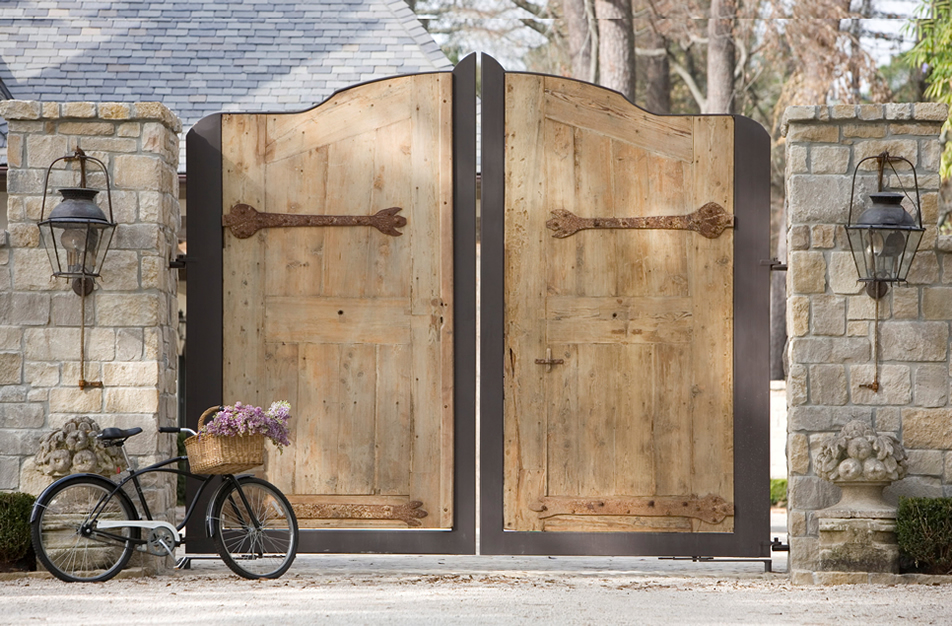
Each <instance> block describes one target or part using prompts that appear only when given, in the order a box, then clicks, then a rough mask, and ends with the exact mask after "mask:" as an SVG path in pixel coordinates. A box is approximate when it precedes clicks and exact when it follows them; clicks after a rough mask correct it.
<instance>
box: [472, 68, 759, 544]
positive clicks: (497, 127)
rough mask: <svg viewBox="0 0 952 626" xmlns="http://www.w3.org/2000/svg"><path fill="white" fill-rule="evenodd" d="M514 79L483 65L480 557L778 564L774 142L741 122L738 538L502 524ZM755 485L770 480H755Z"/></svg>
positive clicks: (737, 145)
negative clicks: (508, 155) (772, 321)
mask: <svg viewBox="0 0 952 626" xmlns="http://www.w3.org/2000/svg"><path fill="white" fill-rule="evenodd" d="M505 86H506V71H505V70H504V69H503V67H502V66H501V65H500V64H499V63H498V62H497V61H496V60H495V59H493V58H492V57H490V56H488V55H485V54H484V55H482V144H481V147H482V189H481V191H482V196H481V197H482V202H481V211H482V215H481V227H482V239H481V246H482V252H481V281H482V284H481V290H480V296H481V304H480V308H481V310H482V312H483V313H482V317H481V322H480V331H481V337H480V347H481V355H480V358H481V363H480V368H481V369H480V377H481V378H480V394H481V398H480V441H481V448H480V467H481V470H480V471H481V476H480V485H479V489H480V553H481V554H539V555H606V556H608V555H617V556H624V555H639V556H686V557H694V556H704V557H707V556H711V557H714V556H735V557H766V556H769V555H770V543H769V536H770V534H769V532H770V508H769V507H770V504H769V503H770V498H769V481H768V479H767V478H768V476H769V463H770V456H769V442H770V430H769V395H768V393H769V392H768V390H769V386H770V385H769V382H770V381H769V378H768V376H769V374H768V372H769V367H768V353H769V349H768V347H769V312H770V301H769V283H770V273H769V266H768V265H767V264H765V263H763V261H765V260H766V259H768V258H769V236H768V235H769V215H770V212H769V208H770V138H769V136H768V135H767V132H766V131H765V130H764V128H763V127H762V126H761V125H760V124H758V123H756V122H754V121H753V120H751V119H749V118H746V117H743V116H739V115H734V116H732V117H733V118H734V129H735V130H734V211H735V216H736V217H735V229H734V316H735V324H734V510H735V518H734V525H735V526H734V532H731V533H654V532H644V533H642V532H628V533H626V532H539V531H506V530H503V529H504V525H503V523H504V520H503V489H504V485H503V476H504V465H503V463H504V445H505V438H504V435H503V433H504V430H503V407H504V400H503V391H504V385H503V364H504V362H505V344H504V329H505V305H506V301H505V245H504V244H505V212H504V209H505V181H506V178H505V177H506V172H505V150H506V145H505V141H506V121H505V113H506V107H505V97H506V89H505ZM749 477H763V480H756V478H755V480H750V479H749Z"/></svg>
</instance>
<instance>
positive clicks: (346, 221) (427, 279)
mask: <svg viewBox="0 0 952 626" xmlns="http://www.w3.org/2000/svg"><path fill="white" fill-rule="evenodd" d="M464 66H465V67H464ZM474 68H475V63H474V62H473V61H472V60H470V61H468V62H466V63H464V64H461V69H460V71H464V70H467V71H468V73H469V75H470V78H472V76H473V75H474ZM459 73H460V72H457V73H456V74H457V75H458V74H459ZM455 79H456V77H454V73H432V74H419V75H411V76H403V77H397V78H393V79H387V80H382V81H376V82H372V83H367V84H363V85H358V86H355V87H352V88H349V89H347V90H344V91H341V92H338V93H336V94H334V96H333V97H331V98H330V99H329V100H328V101H326V102H324V103H323V104H321V105H319V106H317V107H315V108H313V109H310V110H308V111H304V112H301V113H293V114H292V113H289V114H243V113H242V114H222V115H221V116H220V134H221V135H220V150H221V157H220V158H221V202H220V205H219V207H218V218H217V219H218V229H219V231H222V235H221V237H222V240H221V245H222V249H221V281H222V282H221V305H220V306H221V311H222V317H221V332H222V336H223V338H224V340H223V343H222V346H221V353H220V355H221V356H220V358H221V398H222V400H223V401H224V402H225V403H228V404H231V403H234V402H235V401H241V402H243V403H251V404H257V405H261V406H267V405H268V404H269V403H270V402H272V401H273V400H279V399H286V400H289V401H290V403H291V406H292V413H293V418H292V421H291V425H292V434H291V439H292V445H291V446H290V447H289V448H287V449H286V450H285V451H284V452H283V454H278V453H277V452H276V451H275V450H274V449H273V448H272V447H271V445H270V444H269V445H268V450H267V451H268V459H267V464H266V470H263V471H262V472H260V473H261V474H262V475H263V477H264V478H266V479H267V480H269V481H271V482H273V483H274V484H275V485H277V486H278V487H279V488H280V489H281V490H282V491H283V492H284V493H285V494H286V495H287V496H288V499H289V500H290V502H291V503H292V505H293V507H294V510H295V513H296V515H297V517H298V522H299V525H300V527H301V529H302V530H304V531H305V537H304V540H303V541H302V545H303V547H304V549H305V550H308V549H311V550H312V551H314V550H319V551H347V550H366V551H376V550H381V551H387V550H394V551H401V550H404V549H406V548H401V546H402V545H403V544H407V542H406V541H404V540H400V539H395V540H394V539H390V540H387V539H382V540H381V539H380V536H381V535H380V534H378V535H373V534H372V533H371V534H367V531H368V530H372V529H376V530H381V531H400V530H404V531H405V530H407V529H415V530H419V529H431V530H434V531H447V530H456V531H459V530H460V529H461V528H469V527H471V526H472V524H471V523H469V522H467V521H466V520H465V519H463V520H462V521H461V520H460V511H457V508H456V507H457V503H458V502H459V498H458V496H459V493H458V489H457V484H456V483H457V480H458V477H457V462H458V460H459V459H458V458H457V454H458V453H459V450H460V448H459V447H458V446H457V438H458V437H459V436H460V433H459V432H457V429H458V428H459V427H460V425H461V424H462V427H463V430H462V436H463V438H464V441H465V442H466V444H465V445H468V446H472V434H471V432H470V433H467V430H468V429H472V427H473V424H472V422H471V421H468V420H463V421H462V422H461V421H460V420H459V419H458V418H459V415H469V414H470V412H469V411H468V410H467V407H466V406H465V405H464V407H463V408H462V411H460V412H458V411H457V406H456V402H457V399H456V397H457V394H458V391H459V389H458V388H460V387H461V388H462V389H464V390H465V389H469V388H473V387H474V383H468V382H467V381H466V373H467V372H469V373H472V371H473V366H464V367H463V368H462V371H457V369H458V368H457V367H456V363H455V361H456V348H457V345H458V342H457V341H456V339H457V337H459V335H460V334H462V340H463V348H464V350H463V355H462V357H463V359H468V360H469V361H473V359H474V358H475V354H474V350H473V349H470V348H468V347H467V346H469V345H470V344H472V346H473V347H474V346H475V344H474V340H473V341H467V337H471V336H473V335H474V334H475V333H474V319H473V318H474V314H473V311H472V303H471V298H470V297H469V293H471V292H472V291H473V290H474V285H473V279H472V277H471V278H468V279H467V278H464V279H463V280H462V283H463V284H462V285H456V284H455V282H456V276H457V272H458V271H459V270H462V272H463V276H464V277H465V275H466V272H467V270H469V271H470V272H472V269H473V267H474V265H473V263H474V262H472V261H471V260H470V259H471V258H472V257H473V256H474V241H472V242H467V240H466V238H465V236H464V237H463V238H462V239H461V238H460V232H461V227H462V228H468V229H469V230H472V229H473V225H472V224H471V223H469V221H468V220H467V218H466V217H465V211H466V210H467V209H468V210H469V211H470V212H471V213H472V212H473V208H472V204H471V203H469V204H467V202H466V199H465V198H463V201H460V196H459V190H458V189H457V188H456V183H457V178H460V177H459V176H458V167H459V166H460V165H461V164H458V163H457V162H456V157H455V156H454V141H457V140H454V122H455V123H456V124H457V126H458V125H459V124H460V123H461V122H466V120H461V119H460V117H461V116H460V115H459V111H460V110H463V111H465V110H466V108H467V107H466V106H465V103H464V106H463V107H462V109H457V108H455V107H456V101H455V98H454V95H455V94H454V80H455ZM462 82H463V83H465V77H464V80H463V81H462ZM467 91H469V92H471V91H472V90H467V89H464V93H466V92H467ZM470 97H472V96H470ZM473 100H474V99H473ZM471 107H473V108H474V104H473V105H471ZM462 117H469V118H470V119H469V123H470V125H471V126H472V128H471V130H474V128H475V126H474V123H475V122H474V119H475V116H474V115H472V114H470V115H468V116H467V115H464V116H462ZM463 127H464V128H465V124H464V126H463ZM464 143H468V144H469V145H470V146H473V140H470V141H468V142H465V141H464ZM473 152H475V151H474V150H473ZM189 158H190V159H191V158H192V157H191V156H190V157H189ZM462 165H463V166H464V167H466V166H468V167H470V168H471V169H472V170H473V172H474V171H475V169H474V168H473V158H472V157H467V156H465V155H464V156H463V157H462ZM471 178H474V175H471ZM190 184H191V181H190ZM460 186H461V188H465V187H469V188H470V189H469V190H468V193H470V194H472V189H471V188H472V187H473V185H472V184H469V185H468V184H467V181H466V180H465V176H464V177H463V179H462V180H461V182H460ZM464 193H466V190H465V189H464ZM472 195H473V197H474V194H472ZM190 209H192V211H190V213H191V212H194V207H190ZM460 210H462V211H463V212H464V217H463V218H462V221H463V223H462V224H457V223H456V222H457V218H456V215H455V214H456V213H457V212H459V211H460ZM473 220H474V218H473ZM222 227H224V228H222ZM189 243H190V247H192V246H194V245H195V242H193V241H192V240H191V238H190V242H189ZM467 248H469V249H468V250H466V249H467ZM454 255H456V256H454ZM457 264H459V265H460V267H457V266H456V265H457ZM458 289H462V290H463V291H464V292H465V293H464V294H463V296H462V303H457V302H456V297H455V292H456V291H457V290H458ZM190 298H191V296H190ZM467 303H468V304H467ZM460 304H462V305H463V306H462V307H461V306H460ZM460 311H462V317H463V319H462V326H460V325H459V324H458V322H457V319H456V318H457V316H458V315H460ZM457 377H459V378H460V381H461V382H460V384H457ZM193 390H194V386H190V396H191V394H192V393H194V391H193ZM200 393H204V390H202V391H201V392H200ZM464 400H465V393H464ZM217 401H218V400H214V401H213V403H215V402H217ZM471 402H472V400H469V403H471ZM467 460H468V461H469V463H470V464H471V463H473V459H472V455H471V454H470V453H468V452H467V451H466V450H465V449H464V453H463V461H464V462H466V461H467ZM472 473H473V470H472V469H469V470H468V474H469V475H470V476H472ZM466 489H467V486H466V485H465V484H464V485H463V491H462V493H463V494H464V497H463V511H462V514H463V515H464V516H465V515H466V513H467V511H469V512H470V513H469V514H470V515H471V508H472V507H471V506H470V504H469V503H468V501H467V499H466V497H465V493H466ZM470 492H471V489H470ZM308 529H314V530H315V531H317V530H319V529H338V530H341V529H345V530H346V529H360V530H361V532H362V533H363V534H362V535H361V536H360V537H359V538H357V539H355V535H353V534H351V535H341V534H340V533H338V534H337V535H335V536H334V537H333V538H331V539H327V538H325V539H320V538H317V535H320V533H317V534H315V533H313V532H312V533H310V538H309V535H308V534H307V531H308ZM332 534H333V533H332ZM386 534H387V533H384V535H386ZM390 534H391V535H392V532H391V533H390ZM417 534H419V533H417ZM439 534H440V535H448V534H451V533H445V532H442V533H439ZM471 535H472V533H470V537H469V539H466V538H463V539H462V540H458V541H456V542H455V543H453V545H454V547H453V548H452V549H451V551H454V552H457V551H458V552H467V551H472V548H471V547H467V546H466V543H467V541H469V542H470V543H471V539H472V537H471ZM347 537H350V539H349V540H348V539H347ZM374 537H377V539H374ZM342 538H343V539H342ZM446 539H447V537H440V538H439V540H437V541H436V543H431V544H430V545H428V546H419V545H418V544H419V538H418V539H416V540H413V541H411V542H410V543H409V544H407V545H410V544H412V545H414V546H416V547H415V548H413V549H414V550H415V551H446V550H447V548H446V546H442V547H441V544H440V542H441V541H442V542H443V543H446ZM348 541H349V542H350V543H348ZM401 542H402V543H401ZM451 543H452V542H451ZM351 544H353V545H351ZM447 545H449V544H447Z"/></svg>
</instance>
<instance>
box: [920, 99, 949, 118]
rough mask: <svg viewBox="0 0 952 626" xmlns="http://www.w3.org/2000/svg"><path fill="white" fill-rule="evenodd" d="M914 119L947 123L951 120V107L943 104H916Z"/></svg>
mask: <svg viewBox="0 0 952 626" xmlns="http://www.w3.org/2000/svg"><path fill="white" fill-rule="evenodd" d="M913 117H914V118H915V119H917V120H929V121H932V122H945V121H946V120H948V119H949V105H948V104H945V103H942V102H916V103H915V104H913Z"/></svg>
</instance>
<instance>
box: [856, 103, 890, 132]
mask: <svg viewBox="0 0 952 626" xmlns="http://www.w3.org/2000/svg"><path fill="white" fill-rule="evenodd" d="M884 116H885V111H884V110H883V105H881V104H861V105H859V107H857V117H859V119H861V120H881V119H883V117H884ZM874 126H879V127H881V126H882V125H881V124H875V125H874Z"/></svg>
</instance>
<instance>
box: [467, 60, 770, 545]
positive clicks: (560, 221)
mask: <svg viewBox="0 0 952 626" xmlns="http://www.w3.org/2000/svg"><path fill="white" fill-rule="evenodd" d="M482 84H483V107H482V111H483V124H482V129H483V150H482V154H483V164H484V165H483V195H482V197H483V202H482V224H483V231H482V232H483V237H482V259H483V265H482V268H483V269H482V281H483V283H482V284H483V294H482V310H483V314H482V320H483V321H482V332H483V351H482V354H483V357H482V358H483V362H482V398H483V401H482V445H483V448H482V450H483V455H482V478H483V480H482V494H483V498H482V507H483V508H482V510H483V515H482V523H481V531H482V535H481V536H482V537H483V543H482V551H483V552H491V553H549V554H552V553H566V554H666V555H688V556H699V555H726V554H732V555H744V556H766V555H768V554H769V549H768V547H767V539H768V527H767V526H768V524H767V523H768V508H769V504H768V496H767V492H766V489H767V480H766V476H767V455H766V450H767V445H766V444H767V441H768V438H767V433H766V424H767V421H766V416H767V390H768V380H767V361H766V358H767V348H766V340H767V328H766V322H767V306H768V305H767V284H768V280H767V278H768V275H767V268H766V267H765V266H764V264H763V263H762V262H761V261H763V260H766V259H767V241H768V237H767V227H766V224H767V222H766V219H767V206H768V204H769V191H768V188H767V181H768V178H767V167H768V162H769V160H768V152H767V149H768V148H767V147H768V145H769V144H768V143H767V141H766V135H765V133H764V132H763V130H762V129H760V128H759V126H756V125H755V124H753V123H751V122H750V121H749V120H746V119H744V118H740V117H732V116H693V117H692V116H681V117H678V116H668V117H657V116H653V115H650V114H648V113H647V112H645V111H643V110H641V109H638V108H637V107H635V106H633V105H631V104H630V103H629V102H628V101H627V100H625V99H624V98H623V97H622V96H620V95H619V94H617V93H614V92H611V91H608V90H605V89H602V88H600V87H597V86H594V85H589V84H585V83H580V82H577V81H572V80H568V79H563V78H558V77H553V76H541V75H533V74H515V73H505V72H504V71H503V70H502V68H501V67H499V65H498V64H496V63H495V62H494V61H493V60H492V59H487V58H486V57H484V60H483V81H482ZM735 214H736V218H735ZM755 446H757V447H755ZM738 477H740V478H738ZM755 477H761V478H760V479H759V480H756V481H755V480H754V479H755ZM748 481H749V482H748ZM539 531H541V532H539Z"/></svg>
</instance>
